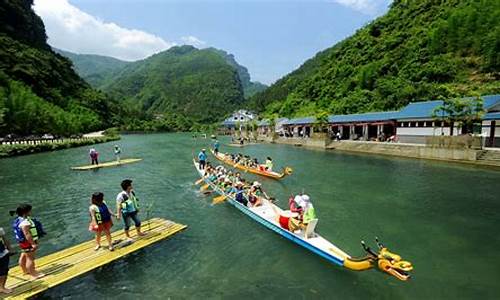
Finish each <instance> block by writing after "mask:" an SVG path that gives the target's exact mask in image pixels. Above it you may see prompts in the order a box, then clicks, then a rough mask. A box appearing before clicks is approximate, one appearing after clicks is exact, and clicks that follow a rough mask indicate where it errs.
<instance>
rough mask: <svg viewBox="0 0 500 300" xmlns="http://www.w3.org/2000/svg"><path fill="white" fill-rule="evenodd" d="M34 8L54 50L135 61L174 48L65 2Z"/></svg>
mask: <svg viewBox="0 0 500 300" xmlns="http://www.w3.org/2000/svg"><path fill="white" fill-rule="evenodd" d="M34 9H35V12H36V13H37V14H38V15H39V16H40V17H41V18H42V20H43V22H44V24H45V30H46V31H47V35H48V37H49V39H48V42H49V44H50V45H51V46H53V47H56V48H61V49H64V50H68V51H72V52H76V53H86V54H100V55H107V56H112V57H116V58H120V59H123V60H137V59H142V58H145V57H147V56H149V55H152V54H154V53H157V52H159V51H162V50H165V49H168V48H170V47H172V46H174V45H175V43H173V42H168V41H165V40H164V39H162V38H161V37H159V36H156V35H153V34H150V33H147V32H144V31H141V30H137V29H128V28H123V27H120V26H119V25H117V24H115V23H110V22H104V21H102V20H99V19H97V18H96V17H94V16H91V15H89V14H87V13H85V12H83V11H81V10H80V9H78V8H77V7H76V6H73V5H71V3H69V2H68V0H35V5H34Z"/></svg>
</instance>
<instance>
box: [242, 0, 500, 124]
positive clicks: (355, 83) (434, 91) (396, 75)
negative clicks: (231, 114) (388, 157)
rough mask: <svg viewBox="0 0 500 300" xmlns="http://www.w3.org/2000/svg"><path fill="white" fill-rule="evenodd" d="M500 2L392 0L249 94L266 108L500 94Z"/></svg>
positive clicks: (361, 105) (353, 106)
mask: <svg viewBox="0 0 500 300" xmlns="http://www.w3.org/2000/svg"><path fill="white" fill-rule="evenodd" d="M499 79H500V1H495V0H442V1H434V0H421V1H406V0H395V1H394V2H393V4H392V5H391V8H390V10H389V11H388V12H387V14H386V15H384V16H382V17H379V18H378V19H376V20H375V21H373V22H372V23H370V24H368V25H367V26H365V27H363V28H362V29H360V30H358V31H357V32H356V33H355V34H354V35H353V36H352V37H350V38H347V39H345V40H344V41H342V42H340V43H338V44H337V45H335V46H333V47H332V48H329V49H326V50H324V51H322V52H320V53H318V54H317V55H316V56H315V57H313V58H312V59H310V60H308V61H306V62H305V63H304V64H303V65H302V66H301V67H300V68H299V69H297V70H295V71H294V72H292V73H290V74H288V75H287V76H285V77H283V78H282V79H280V80H279V81H277V82H276V83H275V84H273V85H272V86H271V87H269V88H268V89H266V90H265V91H263V92H261V93H258V94H256V95H255V96H253V97H252V98H251V99H250V106H251V108H253V109H256V110H257V111H262V112H265V113H266V114H268V115H271V114H279V115H283V116H298V115H314V114H317V113H319V112H330V113H339V114H340V113H356V112H366V111H374V110H392V109H397V108H400V107H402V106H404V105H406V104H407V103H408V102H410V101H416V100H426V99H435V98H439V97H454V96H461V95H466V96H467V95H470V94H472V93H500V81H499Z"/></svg>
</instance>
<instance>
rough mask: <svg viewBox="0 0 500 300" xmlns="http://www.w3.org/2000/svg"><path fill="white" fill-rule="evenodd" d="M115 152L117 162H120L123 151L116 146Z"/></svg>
mask: <svg viewBox="0 0 500 300" xmlns="http://www.w3.org/2000/svg"><path fill="white" fill-rule="evenodd" d="M114 152H115V157H116V161H117V162H120V154H121V153H122V149H120V147H118V145H115V149H114Z"/></svg>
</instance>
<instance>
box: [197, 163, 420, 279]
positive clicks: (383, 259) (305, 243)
mask: <svg viewBox="0 0 500 300" xmlns="http://www.w3.org/2000/svg"><path fill="white" fill-rule="evenodd" d="M193 163H194V166H195V168H196V170H197V171H198V173H199V175H200V177H201V178H202V179H203V181H204V182H205V183H206V184H207V185H208V186H209V187H210V188H211V189H213V190H214V191H215V192H216V193H218V194H219V195H221V196H225V197H226V199H227V200H226V201H227V202H229V203H230V204H231V205H232V206H234V207H235V208H237V209H238V210H239V211H240V212H242V213H243V214H245V215H246V216H248V217H250V218H251V219H253V220H254V221H256V222H257V223H259V224H261V225H262V226H264V227H266V228H268V229H270V230H272V231H274V232H275V233H277V234H279V235H280V236H282V237H284V238H286V239H287V240H289V241H291V242H293V243H295V244H297V245H299V246H301V247H304V248H305V249H307V250H309V251H311V252H312V253H314V254H316V255H318V256H320V257H323V258H324V259H326V260H327V261H329V262H331V263H333V264H335V265H338V266H343V267H345V268H347V269H349V270H354V271H364V270H369V269H374V268H377V269H378V270H380V271H382V272H384V273H386V274H389V275H391V276H393V277H395V278H397V279H399V280H402V281H406V280H408V279H409V278H410V274H409V272H410V271H412V270H413V266H412V264H411V263H410V262H408V261H404V260H402V258H401V256H399V255H397V254H394V253H392V252H390V251H389V250H388V248H387V247H385V246H384V245H383V244H382V243H380V242H379V240H378V238H375V240H376V243H377V245H378V251H377V250H373V249H371V248H370V247H368V246H366V245H365V243H364V242H363V241H361V245H362V247H363V249H364V251H365V252H366V255H365V256H362V257H352V256H350V255H349V254H347V253H346V252H344V251H343V250H341V249H340V248H338V247H337V246H335V245H334V244H333V243H331V242H330V241H328V240H327V239H325V238H324V237H322V236H320V235H319V234H317V233H315V232H314V230H315V227H316V225H317V223H318V220H317V219H315V220H312V221H311V222H310V223H309V224H308V225H307V227H306V229H305V230H299V231H294V232H291V231H289V230H286V229H284V228H282V227H281V226H280V224H279V217H280V215H281V214H286V213H287V212H289V211H284V210H282V209H281V208H279V207H278V206H277V205H275V204H274V203H272V202H271V201H268V200H264V201H263V204H262V205H261V206H258V207H247V206H245V205H243V204H241V203H240V202H238V201H236V200H235V199H234V197H232V196H231V195H229V194H226V193H225V192H224V191H223V190H221V189H220V188H219V187H218V186H217V185H215V184H214V183H212V182H210V180H208V179H207V178H204V175H205V171H204V170H200V168H199V166H198V163H197V162H196V160H194V159H193Z"/></svg>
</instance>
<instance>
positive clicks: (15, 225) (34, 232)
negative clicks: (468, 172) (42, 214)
mask: <svg viewBox="0 0 500 300" xmlns="http://www.w3.org/2000/svg"><path fill="white" fill-rule="evenodd" d="M24 220H27V221H28V222H29V223H30V233H31V237H32V238H33V240H34V241H36V240H38V238H39V234H38V233H39V230H38V228H40V233H41V234H42V235H45V232H44V231H43V228H42V223H40V222H38V221H37V222H38V223H39V225H38V228H37V224H36V223H35V221H34V219H31V218H30V217H28V218H26V219H24V218H22V217H17V218H15V219H14V222H12V229H13V230H14V238H15V239H16V241H17V242H18V243H23V242H26V236H25V235H24V232H23V230H22V229H21V227H19V224H21V222H22V221H24Z"/></svg>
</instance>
